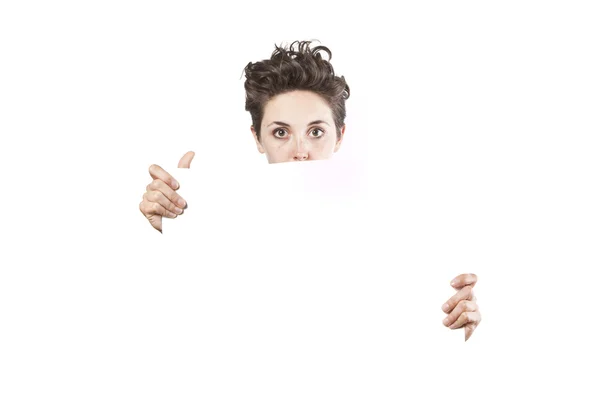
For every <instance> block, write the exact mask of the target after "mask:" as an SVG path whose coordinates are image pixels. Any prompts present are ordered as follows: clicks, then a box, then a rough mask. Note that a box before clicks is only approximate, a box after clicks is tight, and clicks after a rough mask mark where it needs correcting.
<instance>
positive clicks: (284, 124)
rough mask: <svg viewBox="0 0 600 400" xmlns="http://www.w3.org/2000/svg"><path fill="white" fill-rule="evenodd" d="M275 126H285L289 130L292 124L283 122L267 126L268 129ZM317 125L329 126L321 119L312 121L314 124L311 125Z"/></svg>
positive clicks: (275, 122) (274, 122)
mask: <svg viewBox="0 0 600 400" xmlns="http://www.w3.org/2000/svg"><path fill="white" fill-rule="evenodd" d="M273 124H275V125H280V126H285V127H288V128H289V127H290V124H288V123H285V122H281V121H273V122H271V123H270V124H269V125H267V128H268V127H269V126H271V125H273ZM316 124H325V125H327V126H329V124H328V123H327V122H325V121H323V120H321V119H317V120H316V121H312V122H310V123H309V125H316Z"/></svg>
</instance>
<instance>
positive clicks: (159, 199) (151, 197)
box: [144, 190, 183, 215]
mask: <svg viewBox="0 0 600 400" xmlns="http://www.w3.org/2000/svg"><path fill="white" fill-rule="evenodd" d="M144 200H145V201H147V202H149V203H158V204H160V205H161V206H163V208H164V209H165V210H168V211H170V212H171V213H173V214H181V213H183V210H182V209H181V208H179V207H177V206H176V205H175V204H173V203H171V201H170V200H169V199H167V197H166V196H165V195H164V194H162V193H161V192H159V191H158V190H154V191H151V192H146V193H144ZM160 215H163V214H160Z"/></svg>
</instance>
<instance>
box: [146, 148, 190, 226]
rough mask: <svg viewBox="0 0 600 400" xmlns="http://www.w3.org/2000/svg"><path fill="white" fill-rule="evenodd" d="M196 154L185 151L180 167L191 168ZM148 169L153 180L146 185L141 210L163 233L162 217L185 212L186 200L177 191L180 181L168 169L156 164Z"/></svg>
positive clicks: (171, 216) (151, 223) (175, 215)
mask: <svg viewBox="0 0 600 400" xmlns="http://www.w3.org/2000/svg"><path fill="white" fill-rule="evenodd" d="M194 155H195V153H194V152H193V151H188V152H187V153H185V154H184V156H183V157H181V160H179V165H178V168H189V167H190V164H191V163H192V159H193V158H194ZM148 171H149V172H150V176H151V177H152V179H153V180H152V182H150V184H149V185H148V186H146V193H144V196H143V198H142V202H141V203H140V211H141V212H142V214H144V216H145V217H146V218H148V221H149V222H150V225H152V227H153V228H154V229H156V230H158V231H160V232H161V233H162V217H163V216H164V217H167V218H175V217H177V215H179V214H181V213H183V209H184V208H185V206H186V202H185V200H184V199H183V198H182V197H181V196H180V195H178V194H177V193H176V192H175V191H176V190H177V189H179V183H178V182H177V181H176V180H175V178H173V177H172V176H171V175H170V174H169V173H168V172H167V171H165V170H164V169H162V168H161V167H159V166H158V165H156V164H152V165H151V166H150V168H149V170H148Z"/></svg>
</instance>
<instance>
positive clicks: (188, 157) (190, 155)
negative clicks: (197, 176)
mask: <svg viewBox="0 0 600 400" xmlns="http://www.w3.org/2000/svg"><path fill="white" fill-rule="evenodd" d="M195 155H196V153H194V152H193V151H188V152H187V153H185V154H184V155H183V157H181V160H179V165H177V168H189V167H190V165H191V164H192V160H193V159H194V156H195Z"/></svg>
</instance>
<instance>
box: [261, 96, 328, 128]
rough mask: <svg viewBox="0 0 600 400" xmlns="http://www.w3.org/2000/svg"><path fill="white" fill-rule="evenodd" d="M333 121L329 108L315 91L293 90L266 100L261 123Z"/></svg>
mask: <svg viewBox="0 0 600 400" xmlns="http://www.w3.org/2000/svg"><path fill="white" fill-rule="evenodd" d="M316 120H324V121H327V122H330V123H332V122H333V116H332V113H331V108H330V107H329V105H328V104H327V102H325V100H323V98H322V97H321V96H319V95H317V94H315V93H312V92H306V91H294V92H289V93H282V94H279V95H277V96H275V97H273V98H272V99H271V100H269V101H268V102H267V104H266V105H265V112H264V115H263V124H269V123H271V122H273V121H281V122H286V123H289V124H307V123H309V122H311V121H316Z"/></svg>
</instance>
